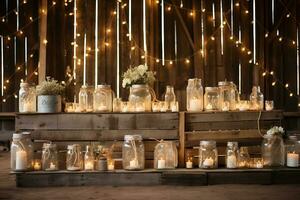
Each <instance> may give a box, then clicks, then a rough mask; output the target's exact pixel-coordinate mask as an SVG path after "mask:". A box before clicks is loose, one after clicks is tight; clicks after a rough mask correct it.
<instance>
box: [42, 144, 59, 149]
mask: <svg viewBox="0 0 300 200" xmlns="http://www.w3.org/2000/svg"><path fill="white" fill-rule="evenodd" d="M43 148H45V149H47V148H56V144H53V143H44V144H43Z"/></svg>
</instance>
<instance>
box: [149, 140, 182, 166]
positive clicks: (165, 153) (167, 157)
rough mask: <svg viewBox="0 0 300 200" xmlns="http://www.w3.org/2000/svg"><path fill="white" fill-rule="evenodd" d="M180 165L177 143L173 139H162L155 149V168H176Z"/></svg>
mask: <svg viewBox="0 0 300 200" xmlns="http://www.w3.org/2000/svg"><path fill="white" fill-rule="evenodd" d="M177 165H178V152H177V147H176V144H175V143H174V142H172V141H163V140H162V141H160V142H159V143H158V144H157V145H156V146H155V149H154V168H155V169H175V168H176V167H177Z"/></svg>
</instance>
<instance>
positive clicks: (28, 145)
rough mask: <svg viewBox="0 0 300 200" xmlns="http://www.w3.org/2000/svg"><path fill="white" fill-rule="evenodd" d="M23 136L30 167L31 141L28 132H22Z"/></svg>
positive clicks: (30, 166)
mask: <svg viewBox="0 0 300 200" xmlns="http://www.w3.org/2000/svg"><path fill="white" fill-rule="evenodd" d="M22 135H23V138H24V142H23V143H24V144H25V146H26V148H27V160H28V162H27V163H28V169H32V161H33V142H32V139H31V133H30V132H22Z"/></svg>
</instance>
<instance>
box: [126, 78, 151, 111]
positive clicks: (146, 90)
mask: <svg viewBox="0 0 300 200" xmlns="http://www.w3.org/2000/svg"><path fill="white" fill-rule="evenodd" d="M150 90H151V88H150V87H149V86H148V85H144V84H140V85H132V86H131V88H130V94H129V102H130V103H131V104H132V105H134V107H135V109H134V111H135V112H138V111H137V110H136V107H137V106H141V105H142V106H144V109H143V112H144V111H145V112H151V92H150Z"/></svg>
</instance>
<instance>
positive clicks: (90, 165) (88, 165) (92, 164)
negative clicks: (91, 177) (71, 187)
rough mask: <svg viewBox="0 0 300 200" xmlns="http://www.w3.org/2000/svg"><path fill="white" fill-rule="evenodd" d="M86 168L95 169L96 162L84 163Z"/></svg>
mask: <svg viewBox="0 0 300 200" xmlns="http://www.w3.org/2000/svg"><path fill="white" fill-rule="evenodd" d="M84 170H94V162H92V161H87V162H86V163H84Z"/></svg>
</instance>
